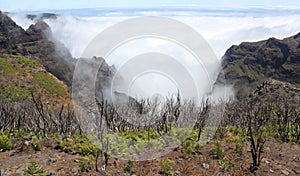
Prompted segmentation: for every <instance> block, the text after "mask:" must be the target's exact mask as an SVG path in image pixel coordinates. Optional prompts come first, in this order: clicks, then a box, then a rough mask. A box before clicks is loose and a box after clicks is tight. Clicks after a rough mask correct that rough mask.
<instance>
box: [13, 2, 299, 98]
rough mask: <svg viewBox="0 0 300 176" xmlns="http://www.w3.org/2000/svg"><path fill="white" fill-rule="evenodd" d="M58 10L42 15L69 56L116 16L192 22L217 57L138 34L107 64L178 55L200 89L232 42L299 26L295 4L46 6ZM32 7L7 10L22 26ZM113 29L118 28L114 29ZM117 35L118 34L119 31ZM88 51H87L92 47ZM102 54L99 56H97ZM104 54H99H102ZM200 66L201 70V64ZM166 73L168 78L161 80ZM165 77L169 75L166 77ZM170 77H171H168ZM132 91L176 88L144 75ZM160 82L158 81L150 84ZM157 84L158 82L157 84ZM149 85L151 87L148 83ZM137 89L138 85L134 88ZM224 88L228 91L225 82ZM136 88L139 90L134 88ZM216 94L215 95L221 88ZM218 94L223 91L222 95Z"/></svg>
mask: <svg viewBox="0 0 300 176" xmlns="http://www.w3.org/2000/svg"><path fill="white" fill-rule="evenodd" d="M49 12H51V13H55V14H59V16H58V17H57V18H56V19H45V21H46V23H47V24H48V25H49V26H50V27H51V30H52V32H53V35H54V37H55V38H56V39H57V40H59V41H60V42H62V43H63V44H64V45H65V46H66V47H67V48H68V49H69V50H70V52H71V54H72V55H73V57H76V58H80V57H82V53H83V51H84V50H85V48H86V47H87V46H88V44H89V43H90V42H91V41H92V40H93V39H94V38H95V37H96V36H97V35H98V34H99V33H101V32H102V31H103V30H105V29H106V28H108V27H110V26H111V25H114V24H116V23H118V22H121V21H124V20H127V19H131V18H134V17H141V16H162V17H169V18H172V19H175V20H178V21H180V22H182V23H185V24H186V25H189V26H190V27H192V28H194V29H195V30H196V31H198V33H199V34H200V35H202V36H203V38H204V39H205V40H206V41H207V42H208V44H209V45H210V46H211V48H212V50H213V51H214V53H215V55H216V58H217V60H218V62H216V61H215V60H208V59H206V60H205V59H204V60H203V64H202V65H200V66H199V65H197V63H194V62H193V61H194V60H193V59H194V58H192V57H193V56H192V55H191V53H189V52H187V51H186V50H184V49H180V46H179V45H176V44H174V43H172V42H171V41H166V40H162V39H149V38H144V39H139V40H135V41H129V42H128V43H126V44H124V45H122V46H119V47H118V48H117V49H116V50H115V51H114V52H113V53H112V54H111V55H110V56H109V57H108V58H105V59H106V60H107V62H108V63H109V64H110V65H115V67H116V68H117V69H118V68H121V67H122V65H123V64H124V63H126V62H127V61H128V60H129V59H130V58H132V57H134V56H136V55H138V54H142V53H145V52H149V51H153V52H160V53H164V54H167V55H170V56H172V57H174V58H178V60H180V61H181V62H182V64H183V65H185V66H186V67H187V68H188V70H189V71H190V74H191V75H192V77H193V78H194V80H195V82H196V83H197V87H199V92H200V94H201V95H203V94H204V93H206V92H208V91H210V90H211V89H212V86H213V84H214V81H215V79H216V77H217V75H218V72H219V67H220V60H221V58H222V56H223V55H224V53H225V51H226V50H227V49H228V48H229V47H230V46H232V45H238V44H240V43H241V42H245V41H248V42H251V41H259V40H264V39H268V38H270V37H276V38H279V39H282V38H284V37H288V36H291V35H295V34H297V33H298V32H300V23H299V21H300V9H297V8H287V7H278V8H269V9H266V8H233V9H230V8H226V9H213V8H200V7H196V6H195V7H194V6H193V7H159V8H126V9H122V8H97V9H76V10H57V11H49ZM40 13H44V12H38V11H32V12H22V13H10V14H9V15H10V17H12V19H13V20H14V21H16V23H17V24H18V25H20V26H21V27H23V28H24V29H27V28H28V27H29V26H30V25H31V24H33V23H35V21H34V20H30V19H28V18H26V14H40ZM116 35H118V34H116ZM120 35H121V34H120ZM91 54H92V53H91ZM100 57H101V56H100ZM102 57H103V56H102ZM203 67H205V70H204V69H203ZM166 79H167V80H166ZM168 80H169V81H168ZM170 80H171V81H170ZM132 85H133V86H132V87H131V90H128V92H131V93H129V94H131V95H132V96H135V97H139V96H141V95H147V96H151V95H153V94H155V93H160V94H162V95H167V94H170V93H174V91H176V80H175V83H174V81H172V79H168V77H164V76H162V75H152V76H149V74H148V75H145V77H144V80H142V79H140V77H139V79H137V80H136V82H135V83H133V84H132ZM154 85H159V86H154ZM174 85H175V86H174ZM156 87H157V88H156ZM150 88H151V89H150ZM138 89H141V90H143V91H140V92H139V91H138ZM217 90H218V92H222V91H221V90H226V92H227V94H229V95H230V96H231V95H232V94H233V92H232V91H231V89H230V88H225V89H219V88H218V89H217ZM137 92H139V93H137ZM216 95H218V96H220V93H217V94H216ZM221 96H222V95H221Z"/></svg>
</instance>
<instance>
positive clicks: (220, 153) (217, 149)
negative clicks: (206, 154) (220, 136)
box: [210, 142, 225, 159]
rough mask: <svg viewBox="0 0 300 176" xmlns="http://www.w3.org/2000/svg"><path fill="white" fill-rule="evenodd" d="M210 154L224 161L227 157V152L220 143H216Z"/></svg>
mask: <svg viewBox="0 0 300 176" xmlns="http://www.w3.org/2000/svg"><path fill="white" fill-rule="evenodd" d="M210 154H211V155H212V156H213V158H214V159H223V158H224V156H225V151H224V149H223V148H222V146H221V144H220V143H219V142H216V143H215V144H214V146H213V149H212V150H211V151H210Z"/></svg>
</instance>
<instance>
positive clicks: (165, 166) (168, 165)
mask: <svg viewBox="0 0 300 176" xmlns="http://www.w3.org/2000/svg"><path fill="white" fill-rule="evenodd" d="M174 164H175V162H174V161H172V160H161V162H160V166H161V169H162V172H163V174H164V175H172V167H173V165H174Z"/></svg>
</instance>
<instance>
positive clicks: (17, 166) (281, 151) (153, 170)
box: [0, 139, 300, 176]
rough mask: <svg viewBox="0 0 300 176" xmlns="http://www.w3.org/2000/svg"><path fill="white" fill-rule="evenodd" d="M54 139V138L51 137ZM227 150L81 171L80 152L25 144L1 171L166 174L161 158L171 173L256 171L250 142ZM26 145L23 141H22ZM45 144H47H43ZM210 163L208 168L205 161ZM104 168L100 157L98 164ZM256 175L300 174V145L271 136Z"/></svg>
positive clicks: (2, 159) (0, 159)
mask: <svg viewBox="0 0 300 176" xmlns="http://www.w3.org/2000/svg"><path fill="white" fill-rule="evenodd" d="M50 142H51V141H50ZM220 143H221V145H222V147H223V149H224V150H225V153H226V154H225V157H224V158H223V159H222V160H218V159H213V158H212V156H210V155H209V153H210V151H211V149H212V147H213V144H214V141H210V142H209V143H208V144H207V145H205V146H203V147H202V148H201V149H200V153H199V154H194V155H192V154H191V155H188V156H184V155H183V154H182V153H181V150H180V147H179V148H178V149H177V150H175V151H173V152H171V153H169V154H167V155H166V156H163V157H162V158H160V159H156V160H151V161H140V162H134V163H133V166H132V168H131V169H130V172H125V171H124V168H125V167H126V166H127V165H128V162H127V161H123V160H120V159H115V158H110V159H109V162H108V166H107V169H106V171H105V172H103V171H99V172H96V171H95V167H94V166H93V167H92V168H89V171H88V172H81V171H80V169H79V161H80V160H81V159H82V158H83V157H82V156H80V155H78V154H68V153H64V152H61V151H59V150H55V149H53V147H52V146H48V148H47V147H42V148H41V151H37V152H35V151H33V149H32V147H30V146H27V147H22V150H23V151H22V150H19V149H18V148H17V149H15V150H14V151H15V152H16V153H15V154H14V155H12V156H10V155H11V154H12V153H13V152H12V150H11V151H6V152H1V153H0V171H1V172H0V175H1V176H3V175H15V176H17V175H26V173H24V170H25V169H26V168H27V167H28V163H29V162H32V161H35V162H37V163H38V164H39V165H40V166H41V167H42V168H43V169H44V170H45V171H46V173H47V175H115V176H117V175H119V176H121V175H128V176H130V175H142V176H144V175H150V176H153V175H163V172H162V168H161V161H162V160H167V159H169V160H172V161H174V162H175V164H174V165H173V166H172V169H171V171H172V175H188V176H189V175H198V176H200V175H235V176H242V175H254V174H251V173H250V172H249V166H250V163H251V153H250V146H249V144H245V147H244V154H243V155H239V154H237V153H236V152H235V151H234V148H235V145H234V144H228V143H226V142H225V141H224V140H222V141H220ZM21 145H24V144H21ZM43 146H44V145H43ZM205 164H208V165H209V168H204V167H203V165H205ZM98 166H99V168H100V169H101V161H100V162H99V164H98ZM257 175H274V176H277V175H300V146H299V145H291V144H287V143H281V142H278V141H277V140H275V139H271V140H269V141H268V142H267V143H266V147H265V150H264V153H263V160H262V163H261V167H260V169H259V170H258V171H257Z"/></svg>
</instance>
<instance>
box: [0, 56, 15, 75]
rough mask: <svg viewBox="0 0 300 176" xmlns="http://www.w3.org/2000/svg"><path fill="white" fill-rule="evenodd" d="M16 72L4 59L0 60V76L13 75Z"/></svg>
mask: <svg viewBox="0 0 300 176" xmlns="http://www.w3.org/2000/svg"><path fill="white" fill-rule="evenodd" d="M17 71H18V69H17V68H15V67H14V65H13V64H11V63H10V62H9V61H7V60H6V59H4V58H0V75H10V74H15V73H16V72H17Z"/></svg>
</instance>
